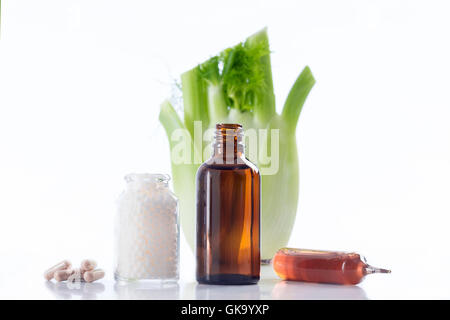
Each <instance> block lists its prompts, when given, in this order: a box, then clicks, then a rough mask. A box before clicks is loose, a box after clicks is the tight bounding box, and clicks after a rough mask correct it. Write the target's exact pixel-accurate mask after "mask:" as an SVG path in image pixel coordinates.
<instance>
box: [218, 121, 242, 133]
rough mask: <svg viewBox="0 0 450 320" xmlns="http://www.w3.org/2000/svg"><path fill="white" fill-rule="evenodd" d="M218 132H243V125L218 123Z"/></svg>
mask: <svg viewBox="0 0 450 320" xmlns="http://www.w3.org/2000/svg"><path fill="white" fill-rule="evenodd" d="M216 130H236V131H238V130H242V125H240V124H239V123H218V124H216Z"/></svg>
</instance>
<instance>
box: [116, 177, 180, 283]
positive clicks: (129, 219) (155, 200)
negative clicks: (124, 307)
mask: <svg viewBox="0 0 450 320" xmlns="http://www.w3.org/2000/svg"><path fill="white" fill-rule="evenodd" d="M133 178H134V181H130V182H129V184H128V188H127V190H126V191H125V192H124V193H123V194H122V196H121V198H120V201H119V214H118V215H119V219H118V220H119V221H117V222H118V223H117V230H116V232H117V234H116V270H115V277H116V279H118V280H140V279H178V259H179V257H178V241H179V240H178V237H179V234H178V232H179V230H178V221H177V200H176V198H175V197H174V196H173V194H172V193H171V192H170V190H169V189H168V188H166V187H164V186H161V185H158V184H157V183H152V182H151V181H150V182H149V181H147V180H146V179H145V176H143V177H141V178H140V177H133Z"/></svg>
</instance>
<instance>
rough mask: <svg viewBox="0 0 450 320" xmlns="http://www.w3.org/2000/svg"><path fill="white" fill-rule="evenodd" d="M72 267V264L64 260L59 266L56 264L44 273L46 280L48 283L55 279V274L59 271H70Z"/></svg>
mask: <svg viewBox="0 0 450 320" xmlns="http://www.w3.org/2000/svg"><path fill="white" fill-rule="evenodd" d="M71 266H72V264H71V263H70V261H68V260H63V261H61V262H59V263H57V264H55V265H54V266H53V267H51V268H49V269H47V270H46V271H45V272H44V278H45V279H46V280H48V281H50V280H52V279H53V276H54V274H55V272H56V271H59V270H65V269H69V268H70V267H71Z"/></svg>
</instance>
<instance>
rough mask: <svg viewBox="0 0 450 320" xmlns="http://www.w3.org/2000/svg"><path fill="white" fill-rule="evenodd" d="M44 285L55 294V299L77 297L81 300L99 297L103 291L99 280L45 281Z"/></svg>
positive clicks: (102, 285)
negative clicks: (75, 281)
mask: <svg viewBox="0 0 450 320" xmlns="http://www.w3.org/2000/svg"><path fill="white" fill-rule="evenodd" d="M45 285H46V287H47V288H48V289H49V290H50V291H51V292H52V293H53V294H54V295H55V297H56V298H57V299H65V300H67V299H73V298H75V297H79V298H81V299H83V300H96V299H101V294H102V293H103V292H104V291H105V286H104V284H103V283H101V282H93V283H87V282H78V283H75V284H73V283H67V282H53V281H46V282H45Z"/></svg>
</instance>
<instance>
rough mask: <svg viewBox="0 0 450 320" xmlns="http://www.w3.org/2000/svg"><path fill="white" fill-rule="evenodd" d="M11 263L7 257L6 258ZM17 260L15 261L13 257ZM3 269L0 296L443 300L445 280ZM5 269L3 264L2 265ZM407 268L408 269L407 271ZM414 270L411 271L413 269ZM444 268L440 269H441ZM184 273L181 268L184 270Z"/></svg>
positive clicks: (266, 269)
mask: <svg viewBox="0 0 450 320" xmlns="http://www.w3.org/2000/svg"><path fill="white" fill-rule="evenodd" d="M9 261H11V260H9ZM16 261H17V259H16ZM16 266H17V267H15V268H14V270H12V269H11V270H7V269H4V270H3V271H4V272H2V275H1V277H0V281H1V286H0V298H1V299H74V300H80V299H199V300H202V299H219V300H228V299H296V300H297V299H298V300H303V299H404V298H406V299H409V298H425V299H428V298H446V297H448V289H447V288H448V281H447V278H445V277H440V279H439V277H438V278H436V277H434V278H433V280H430V281H424V279H423V278H422V277H421V275H420V274H417V277H415V279H414V277H413V275H412V273H411V272H409V273H408V272H401V271H397V272H395V270H394V272H393V273H392V274H388V275H385V274H376V275H371V276H368V277H367V278H366V279H365V280H364V281H363V282H362V283H361V284H359V285H357V286H340V285H328V284H312V283H302V282H291V281H281V280H280V279H279V278H278V277H277V276H276V275H275V273H274V272H273V270H272V268H271V266H263V267H262V269H261V280H260V282H259V283H258V284H257V285H248V286H217V285H200V284H197V283H196V282H195V281H194V280H193V278H191V279H187V280H186V279H183V277H182V278H181V279H180V281H178V283H167V284H157V283H149V282H141V283H127V284H124V283H118V282H116V281H114V279H113V277H112V272H110V270H108V269H106V270H107V274H106V277H105V278H104V279H102V280H100V281H98V282H94V283H80V284H79V287H73V286H72V287H71V286H70V285H68V284H67V283H66V282H61V283H57V282H55V281H54V280H52V281H45V280H44V279H43V277H42V270H37V269H36V268H35V266H33V264H32V263H29V264H26V263H25V262H24V263H20V264H17V265H16ZM2 268H4V267H2ZM406 271H407V270H406ZM411 271H413V269H411ZM442 271H444V270H442ZM182 274H183V272H182Z"/></svg>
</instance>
